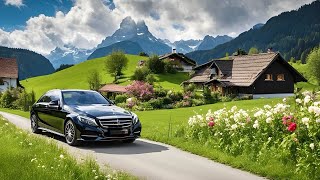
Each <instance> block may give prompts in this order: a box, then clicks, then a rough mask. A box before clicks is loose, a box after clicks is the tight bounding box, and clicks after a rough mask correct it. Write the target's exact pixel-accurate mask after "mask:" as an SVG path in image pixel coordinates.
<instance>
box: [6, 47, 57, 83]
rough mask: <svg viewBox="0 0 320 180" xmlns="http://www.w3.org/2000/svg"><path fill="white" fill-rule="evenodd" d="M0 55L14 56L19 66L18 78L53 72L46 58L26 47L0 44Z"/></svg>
mask: <svg viewBox="0 0 320 180" xmlns="http://www.w3.org/2000/svg"><path fill="white" fill-rule="evenodd" d="M0 56H1V57H6V58H16V60H17V63H18V66H19V68H18V69H19V80H22V79H26V78H30V77H34V76H42V75H47V74H51V73H53V72H54V68H53V66H52V64H51V63H50V61H49V60H48V59H47V58H45V57H44V56H42V55H41V54H38V53H35V52H32V51H29V50H26V49H16V48H8V47H3V46H0Z"/></svg>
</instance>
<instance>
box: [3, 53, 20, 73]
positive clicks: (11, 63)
mask: <svg viewBox="0 0 320 180" xmlns="http://www.w3.org/2000/svg"><path fill="white" fill-rule="evenodd" d="M0 77H2V78H4V77H5V78H18V65H17V61H16V59H10V58H2V57H0Z"/></svg>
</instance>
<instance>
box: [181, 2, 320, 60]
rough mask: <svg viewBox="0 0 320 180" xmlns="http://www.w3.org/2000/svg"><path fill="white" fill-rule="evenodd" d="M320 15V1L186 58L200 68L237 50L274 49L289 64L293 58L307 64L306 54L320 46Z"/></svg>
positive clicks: (286, 13)
mask: <svg viewBox="0 0 320 180" xmlns="http://www.w3.org/2000/svg"><path fill="white" fill-rule="evenodd" d="M319 12H320V1H314V2H312V3H311V4H308V5H304V6H302V7H300V8H299V9H298V10H293V11H290V12H284V13H281V14H280V15H278V16H275V17H272V18H270V19H269V20H268V21H267V22H266V24H265V25H263V26H262V27H260V28H258V29H257V28H252V29H250V30H248V31H246V32H243V33H242V34H240V35H239V36H238V37H237V38H235V39H233V40H231V41H229V42H227V43H224V44H221V45H218V46H217V47H215V48H214V49H212V50H202V51H195V52H191V53H188V54H187V56H188V57H190V58H192V59H194V60H197V62H198V63H200V64H201V63H204V62H207V61H208V60H210V59H212V58H219V57H224V56H225V54H226V53H229V54H232V53H234V52H235V51H237V49H238V48H241V49H244V50H246V51H247V52H248V50H249V49H250V48H251V47H256V48H258V49H259V50H262V51H266V49H268V48H270V47H272V49H273V50H274V51H279V52H280V53H281V54H282V56H283V57H284V58H285V59H286V60H288V59H290V58H291V57H293V58H295V59H301V60H302V61H303V62H305V59H306V56H307V54H308V53H309V52H310V50H311V49H312V48H314V47H315V46H318V45H319V42H320V18H319Z"/></svg>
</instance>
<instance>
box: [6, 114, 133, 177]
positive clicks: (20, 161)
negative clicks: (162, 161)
mask: <svg viewBox="0 0 320 180" xmlns="http://www.w3.org/2000/svg"><path fill="white" fill-rule="evenodd" d="M13 113H16V114H19V115H25V114H24V113H18V111H13ZM0 142H1V146H0V168H1V171H0V179H3V180H5V179H26V180H28V179H57V180H60V179H79V180H80V179H84V180H85V179H95V178H97V179H107V178H106V176H107V175H108V174H110V175H112V176H113V177H118V178H119V179H136V178H135V177H133V176H131V175H128V174H126V173H124V172H120V171H117V172H115V173H114V172H113V171H112V170H111V169H110V168H108V169H105V170H103V171H101V170H100V169H99V166H98V165H97V164H96V163H95V161H94V160H91V159H89V158H88V157H86V158H84V160H83V161H82V162H80V161H79V162H77V161H76V160H75V159H73V158H72V157H71V156H70V155H68V154H67V153H66V151H65V150H63V149H62V148H59V147H58V146H57V144H56V143H55V142H54V141H53V140H51V139H48V138H41V137H37V136H35V135H30V134H29V133H26V132H25V131H22V130H20V129H18V128H16V127H15V126H14V125H12V124H10V123H8V122H7V121H6V120H4V119H3V118H2V117H0Z"/></svg>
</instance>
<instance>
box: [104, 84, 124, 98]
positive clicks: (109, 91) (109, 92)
mask: <svg viewBox="0 0 320 180" xmlns="http://www.w3.org/2000/svg"><path fill="white" fill-rule="evenodd" d="M126 88H127V86H121V85H118V84H106V85H104V86H103V87H102V88H100V89H99V92H101V93H102V94H105V95H106V96H107V97H108V98H109V97H115V96H116V95H117V94H124V93H126V92H127V89H126Z"/></svg>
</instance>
